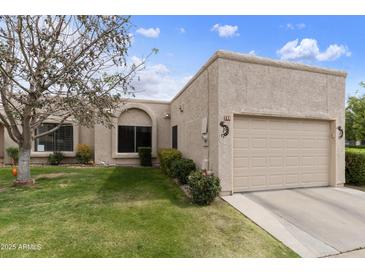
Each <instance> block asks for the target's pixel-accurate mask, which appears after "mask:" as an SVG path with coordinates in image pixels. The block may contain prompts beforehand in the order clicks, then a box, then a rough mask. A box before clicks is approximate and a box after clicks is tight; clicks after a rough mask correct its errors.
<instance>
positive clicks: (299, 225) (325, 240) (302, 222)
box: [223, 187, 365, 257]
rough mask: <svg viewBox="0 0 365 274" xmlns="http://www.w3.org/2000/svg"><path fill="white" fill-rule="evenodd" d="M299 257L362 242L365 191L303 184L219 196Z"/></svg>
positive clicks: (334, 251) (347, 248) (325, 253)
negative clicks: (279, 188) (294, 186)
mask: <svg viewBox="0 0 365 274" xmlns="http://www.w3.org/2000/svg"><path fill="white" fill-rule="evenodd" d="M223 199H224V200H226V201H227V202H228V203H230V204H231V205H232V206H233V207H235V208H236V209H238V210H239V211H241V212H242V213H243V214H244V215H246V216H247V217H249V218H250V219H252V220H253V221H254V222H255V223H256V224H258V225H259V226H261V227H262V228H263V229H265V230H266V231H267V232H269V233H270V234H271V235H273V236H274V237H275V238H277V239H278V240H280V241H282V242H283V243H284V244H286V245H287V246H289V247H290V248H291V249H293V250H294V251H295V252H297V253H298V254H299V255H300V256H302V257H325V256H329V255H335V254H340V253H344V252H349V251H352V250H356V249H359V248H364V247H365V192H362V191H359V190H354V189H350V188H330V187H320V188H303V189H292V190H276V191H261V192H251V193H242V194H234V195H232V196H225V197H223Z"/></svg>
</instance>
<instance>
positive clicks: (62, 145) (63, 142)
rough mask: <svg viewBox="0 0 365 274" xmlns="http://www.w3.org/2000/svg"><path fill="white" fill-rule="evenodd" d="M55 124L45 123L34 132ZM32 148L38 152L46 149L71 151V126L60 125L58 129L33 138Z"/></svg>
mask: <svg viewBox="0 0 365 274" xmlns="http://www.w3.org/2000/svg"><path fill="white" fill-rule="evenodd" d="M56 126H57V124H54V123H45V124H42V125H41V126H40V127H38V129H37V130H36V134H40V133H43V132H46V131H49V130H51V129H53V128H54V127H56ZM34 148H35V149H34V150H35V151H38V152H42V151H45V152H48V151H73V148H74V143H73V126H72V125H67V124H66V125H62V126H61V127H60V128H59V129H57V130H56V131H54V132H51V133H49V134H47V135H44V136H42V137H39V138H37V139H36V140H35V145H34Z"/></svg>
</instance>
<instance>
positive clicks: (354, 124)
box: [345, 82, 365, 141]
mask: <svg viewBox="0 0 365 274" xmlns="http://www.w3.org/2000/svg"><path fill="white" fill-rule="evenodd" d="M360 85H361V86H362V87H365V83H364V82H361V83H360ZM345 114H346V139H347V140H353V141H360V140H364V139H365V95H361V96H351V97H349V98H348V100H347V106H346V113H345Z"/></svg>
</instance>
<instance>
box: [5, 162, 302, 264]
mask: <svg viewBox="0 0 365 274" xmlns="http://www.w3.org/2000/svg"><path fill="white" fill-rule="evenodd" d="M32 174H33V176H34V177H35V178H37V184H36V186H34V187H18V188H14V187H9V185H10V184H11V182H12V180H13V178H12V176H11V172H10V169H9V168H0V244H1V245H2V246H1V247H2V249H3V250H0V257H296V256H297V255H296V254H295V253H294V252H293V251H291V250H290V249H289V248H287V247H286V246H284V245H283V244H282V243H280V242H279V241H277V240H276V239H274V238H273V237H271V236H270V235H269V234H267V233H266V232H265V231H263V230H262V229H261V228H259V227H258V226H256V225H255V224H253V223H252V222H251V221H250V220H248V219H247V218H245V217H244V216H243V215H241V214H240V213H238V212H237V211H236V210H234V209H233V208H231V207H230V206H229V205H228V204H226V203H225V202H223V201H222V200H220V199H219V200H217V201H216V202H214V203H213V204H212V205H211V206H207V207H199V206H195V205H193V204H192V203H191V202H190V201H189V200H188V199H187V198H186V197H185V196H184V194H183V192H182V191H181V190H180V188H178V187H177V186H176V184H175V183H174V182H173V181H171V180H170V179H168V178H167V177H165V176H164V175H163V174H161V172H160V170H159V169H153V168H73V167H68V168H66V167H35V168H33V169H32ZM6 244H15V246H16V248H15V249H14V250H8V248H7V246H6ZM19 244H35V245H36V244H40V245H41V250H26V249H25V250H24V249H20V248H19Z"/></svg>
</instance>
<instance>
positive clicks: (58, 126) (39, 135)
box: [33, 114, 71, 139]
mask: <svg viewBox="0 0 365 274" xmlns="http://www.w3.org/2000/svg"><path fill="white" fill-rule="evenodd" d="M70 116H71V114H68V115H66V116H65V117H63V118H62V120H61V121H60V122H59V123H58V125H57V126H55V127H54V128H52V129H51V130H48V131H46V132H42V133H40V134H37V135H34V136H33V139H37V138H40V137H42V136H45V135H48V134H50V133H52V132H54V131H56V130H57V129H59V128H60V127H61V126H62V125H63V123H64V122H65V121H66V120H67V118H69V117H70Z"/></svg>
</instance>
